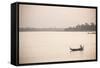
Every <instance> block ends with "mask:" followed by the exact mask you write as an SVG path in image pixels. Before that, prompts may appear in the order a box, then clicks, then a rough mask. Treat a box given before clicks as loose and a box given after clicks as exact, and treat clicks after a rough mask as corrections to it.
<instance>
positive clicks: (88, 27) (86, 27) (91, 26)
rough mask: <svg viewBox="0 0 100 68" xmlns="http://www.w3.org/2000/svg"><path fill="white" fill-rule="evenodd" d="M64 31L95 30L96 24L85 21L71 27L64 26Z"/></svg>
mask: <svg viewBox="0 0 100 68" xmlns="http://www.w3.org/2000/svg"><path fill="white" fill-rule="evenodd" d="M64 31H96V25H95V24H94V23H91V24H88V23H85V24H81V25H79V24H78V25H76V26H73V27H68V28H65V29H64Z"/></svg>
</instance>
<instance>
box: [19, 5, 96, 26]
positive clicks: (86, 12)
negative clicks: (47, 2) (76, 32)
mask: <svg viewBox="0 0 100 68" xmlns="http://www.w3.org/2000/svg"><path fill="white" fill-rule="evenodd" d="M91 22H93V23H96V9H94V8H75V7H56V6H40V5H20V7H19V25H20V27H30V28H65V27H69V26H75V25H77V24H84V23H89V24H90V23H91Z"/></svg>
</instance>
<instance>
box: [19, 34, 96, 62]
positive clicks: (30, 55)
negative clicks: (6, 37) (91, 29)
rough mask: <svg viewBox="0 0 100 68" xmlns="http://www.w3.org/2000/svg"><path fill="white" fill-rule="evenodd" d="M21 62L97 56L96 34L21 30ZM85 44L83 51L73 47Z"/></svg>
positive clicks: (69, 59)
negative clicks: (73, 49)
mask: <svg viewBox="0 0 100 68" xmlns="http://www.w3.org/2000/svg"><path fill="white" fill-rule="evenodd" d="M19 39H20V41H19V50H20V51H19V54H20V55H19V63H40V62H53V61H75V60H89V59H95V58H96V55H95V54H96V35H95V34H88V33H87V32H20V33H19ZM80 44H82V45H83V46H84V50H83V51H77V52H76V51H75V52H71V51H70V49H69V48H70V47H71V48H79V47H80Z"/></svg>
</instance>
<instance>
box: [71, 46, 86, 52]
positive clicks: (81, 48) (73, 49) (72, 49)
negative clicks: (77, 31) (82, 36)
mask: <svg viewBox="0 0 100 68" xmlns="http://www.w3.org/2000/svg"><path fill="white" fill-rule="evenodd" d="M70 50H71V51H83V50H84V47H83V46H82V45H80V47H79V48H70Z"/></svg>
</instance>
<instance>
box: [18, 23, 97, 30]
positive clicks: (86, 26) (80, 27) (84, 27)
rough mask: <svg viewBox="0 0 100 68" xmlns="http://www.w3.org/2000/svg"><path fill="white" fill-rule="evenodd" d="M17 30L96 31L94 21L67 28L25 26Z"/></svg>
mask: <svg viewBox="0 0 100 68" xmlns="http://www.w3.org/2000/svg"><path fill="white" fill-rule="evenodd" d="M19 31H96V25H95V24H94V23H91V24H88V23H85V24H81V25H79V24H78V25H76V26H73V27H68V28H34V27H31V28H30V27H26V28H19Z"/></svg>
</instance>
